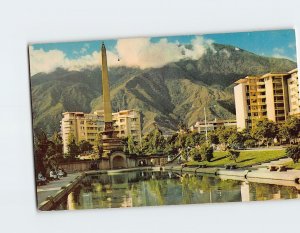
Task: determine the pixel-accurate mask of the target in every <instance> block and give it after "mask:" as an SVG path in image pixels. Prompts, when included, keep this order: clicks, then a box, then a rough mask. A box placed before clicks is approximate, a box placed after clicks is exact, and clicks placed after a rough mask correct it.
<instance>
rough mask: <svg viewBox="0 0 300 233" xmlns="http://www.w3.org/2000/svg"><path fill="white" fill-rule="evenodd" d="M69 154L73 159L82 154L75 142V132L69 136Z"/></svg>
mask: <svg viewBox="0 0 300 233" xmlns="http://www.w3.org/2000/svg"><path fill="white" fill-rule="evenodd" d="M68 154H69V156H70V158H72V159H75V158H76V157H77V156H78V155H79V154H80V150H79V147H78V145H77V144H76V142H75V136H74V135H73V134H70V135H69V137H68Z"/></svg>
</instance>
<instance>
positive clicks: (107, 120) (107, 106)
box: [101, 42, 113, 132]
mask: <svg viewBox="0 0 300 233" xmlns="http://www.w3.org/2000/svg"><path fill="white" fill-rule="evenodd" d="M101 55H102V94H103V109H104V124H105V126H104V129H105V131H106V132H110V131H113V121H112V111H111V102H110V92H109V81H108V69H107V56H106V48H105V45H104V43H103V42H102V47H101Z"/></svg>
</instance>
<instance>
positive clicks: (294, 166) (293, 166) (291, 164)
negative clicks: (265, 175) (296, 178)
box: [284, 162, 300, 170]
mask: <svg viewBox="0 0 300 233" xmlns="http://www.w3.org/2000/svg"><path fill="white" fill-rule="evenodd" d="M284 165H285V166H287V167H288V168H291V169H297V170H300V162H298V163H294V162H289V163H286V164H284Z"/></svg>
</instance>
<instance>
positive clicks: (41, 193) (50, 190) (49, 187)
mask: <svg viewBox="0 0 300 233" xmlns="http://www.w3.org/2000/svg"><path fill="white" fill-rule="evenodd" d="M80 174H81V173H72V174H68V176H67V177H63V178H61V179H60V180H53V181H50V182H49V183H48V184H46V185H42V186H37V202H38V206H40V204H41V203H42V202H44V201H45V200H46V198H47V197H48V196H54V195H55V194H56V193H57V192H58V191H59V190H60V189H61V187H62V186H66V185H67V184H69V183H70V182H71V181H73V180H75V179H76V178H77V177H78V176H80Z"/></svg>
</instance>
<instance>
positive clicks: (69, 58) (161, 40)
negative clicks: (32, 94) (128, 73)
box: [30, 29, 297, 75]
mask: <svg viewBox="0 0 300 233" xmlns="http://www.w3.org/2000/svg"><path fill="white" fill-rule="evenodd" d="M101 42H102V41H101V40H97V41H81V42H64V43H48V44H33V45H31V46H30V70H31V74H32V75H33V74H36V73H39V72H46V73H47V72H51V71H54V70H55V69H56V68H57V67H62V68H65V69H68V70H80V69H82V68H87V67H95V66H99V65H100V63H99V59H101V58H100V56H99V51H100V45H101ZM104 42H105V45H106V48H107V53H108V63H109V64H108V65H109V66H131V67H140V68H141V69H144V68H149V67H154V68H155V67H161V66H163V65H165V64H167V63H170V62H176V61H179V60H180V59H183V58H190V59H199V58H200V57H201V56H202V55H203V54H205V51H206V50H207V48H209V47H211V48H213V44H212V43H219V44H227V45H232V46H235V47H239V48H241V49H244V50H247V51H250V52H253V53H256V54H258V55H263V56H269V57H278V58H287V59H290V60H293V61H296V60H297V59H296V40H295V31H294V30H293V29H289V30H273V31H256V32H239V33H222V34H206V35H187V36H164V37H152V38H127V39H116V40H104ZM182 44H192V49H187V48H186V47H184V46H180V45H182ZM119 58H120V59H119Z"/></svg>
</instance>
